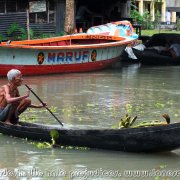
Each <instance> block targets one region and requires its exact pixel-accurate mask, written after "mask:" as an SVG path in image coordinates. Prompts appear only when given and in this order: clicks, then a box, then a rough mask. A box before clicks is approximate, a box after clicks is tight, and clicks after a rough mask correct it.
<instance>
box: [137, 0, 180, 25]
mask: <svg viewBox="0 0 180 180" xmlns="http://www.w3.org/2000/svg"><path fill="white" fill-rule="evenodd" d="M135 5H136V6H137V8H138V11H139V12H140V14H141V15H143V13H144V12H145V10H148V11H149V12H150V14H151V17H152V21H154V19H155V14H156V12H157V11H159V12H160V14H161V22H162V23H165V22H166V12H167V11H168V10H169V11H170V12H171V22H173V23H175V22H176V16H177V14H179V12H180V0H135Z"/></svg>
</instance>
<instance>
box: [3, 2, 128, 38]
mask: <svg viewBox="0 0 180 180" xmlns="http://www.w3.org/2000/svg"><path fill="white" fill-rule="evenodd" d="M68 2H73V4H72V5H73V8H72V9H71V11H72V14H73V15H72V16H71V18H70V21H72V22H70V23H71V24H73V23H74V25H75V26H76V24H77V22H76V18H75V16H76V13H77V11H78V8H79V7H80V6H81V5H82V4H83V3H85V4H86V6H88V7H89V9H90V10H91V11H92V12H93V13H94V14H93V15H92V16H91V19H90V20H88V22H87V24H86V28H88V27H90V26H92V25H97V24H99V23H106V22H109V21H111V12H112V11H113V10H114V8H115V7H116V9H117V11H118V14H119V15H117V17H115V18H116V20H120V19H123V18H128V17H129V15H130V0H38V1H37V0H0V35H1V36H2V35H4V36H6V37H7V36H9V34H8V33H7V31H8V30H9V29H10V30H12V31H13V26H12V25H13V24H14V23H17V24H18V25H19V26H20V27H24V28H25V29H26V28H27V27H30V29H32V30H33V31H34V32H35V33H36V34H39V35H40V34H42V33H56V34H58V33H61V32H63V31H64V26H65V21H66V18H65V17H67V9H66V7H67V3H68ZM85 21H87V19H85V20H84V22H82V23H85ZM82 26H83V24H82ZM14 28H15V26H14ZM9 32H10V31H9ZM19 33H20V32H19Z"/></svg>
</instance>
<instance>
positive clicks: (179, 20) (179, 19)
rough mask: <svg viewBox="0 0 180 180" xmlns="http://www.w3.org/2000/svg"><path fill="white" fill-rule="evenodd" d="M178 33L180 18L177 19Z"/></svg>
mask: <svg viewBox="0 0 180 180" xmlns="http://www.w3.org/2000/svg"><path fill="white" fill-rule="evenodd" d="M176 24H177V25H176V26H177V31H180V18H177V23H176Z"/></svg>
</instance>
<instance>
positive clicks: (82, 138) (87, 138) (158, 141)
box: [0, 122, 180, 153]
mask: <svg viewBox="0 0 180 180" xmlns="http://www.w3.org/2000/svg"><path fill="white" fill-rule="evenodd" d="M51 130H56V131H58V133H59V138H58V139H57V141H56V143H57V144H59V145H67V146H79V147H89V148H97V149H106V150H115V151H125V152H150V153H153V152H163V151H171V150H175V149H178V148H180V123H174V124H169V125H161V126H153V127H141V128H126V129H66V128H61V127H60V128H58V127H52V126H45V125H38V124H32V123H24V122H21V126H14V125H8V124H5V123H2V122H0V133H3V134H5V135H9V136H14V137H19V138H27V139H29V140H34V141H40V142H42V141H45V142H51V136H50V131H51Z"/></svg>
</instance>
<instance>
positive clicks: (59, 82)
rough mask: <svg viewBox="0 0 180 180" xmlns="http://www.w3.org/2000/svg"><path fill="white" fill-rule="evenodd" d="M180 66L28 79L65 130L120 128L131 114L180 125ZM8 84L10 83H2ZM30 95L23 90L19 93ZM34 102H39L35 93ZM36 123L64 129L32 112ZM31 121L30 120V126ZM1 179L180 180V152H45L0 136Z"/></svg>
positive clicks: (1, 81) (136, 66)
mask: <svg viewBox="0 0 180 180" xmlns="http://www.w3.org/2000/svg"><path fill="white" fill-rule="evenodd" d="M179 77H180V67H179V66H158V67H150V66H141V65H140V64H117V65H116V66H115V67H113V68H112V69H107V70H103V71H98V72H91V73H80V74H78V73H77V74H61V75H51V76H35V77H24V81H25V82H26V83H27V84H29V85H30V86H31V87H32V88H33V90H34V92H36V94H38V95H39V97H41V99H43V100H44V101H45V102H47V103H48V106H49V107H50V108H51V110H52V111H53V112H54V113H55V115H56V116H57V117H58V118H59V120H60V121H62V122H63V123H64V126H65V127H66V126H67V127H79V128H92V129H93V128H111V127H117V126H118V123H119V120H120V118H122V117H124V116H125V114H128V115H130V116H132V117H134V116H136V115H137V116H138V118H137V123H138V122H142V121H152V120H159V121H164V119H163V118H162V117H161V114H163V113H167V114H169V116H170V117H171V122H172V123H173V122H179V121H180V120H179V119H180V118H179V117H180V108H179V102H180V81H179ZM4 83H6V79H5V78H1V79H0V84H4ZM20 91H21V93H22V94H23V93H25V91H26V89H25V87H24V86H22V87H21V88H20ZM31 99H32V101H33V102H34V103H39V102H38V101H37V99H36V98H35V97H34V96H33V94H31ZM26 116H28V118H29V117H31V121H33V122H37V123H43V124H52V125H55V126H60V125H59V123H58V122H57V121H56V119H54V118H53V117H52V116H51V114H49V113H48V112H46V111H44V110H41V111H38V110H37V109H36V110H29V111H27V112H26V113H24V115H23V116H22V119H24V118H25V117H26ZM29 120H30V119H28V121H29ZM0 144H1V145H0V153H1V156H0V179H3V180H4V179H23V180H25V179H36V180H37V179H86V178H87V179H97V180H99V179H135V180H136V179H168V178H169V179H179V176H180V168H179V167H180V149H178V150H175V151H173V152H167V153H157V154H144V153H140V154H137V153H125V152H116V151H105V150H95V149H90V150H85V149H70V148H68V149H60V148H55V149H51V148H46V149H45V148H43V149H40V148H38V147H37V146H36V145H34V143H32V142H29V141H26V140H22V139H18V138H12V137H7V136H4V135H2V134H0Z"/></svg>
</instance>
